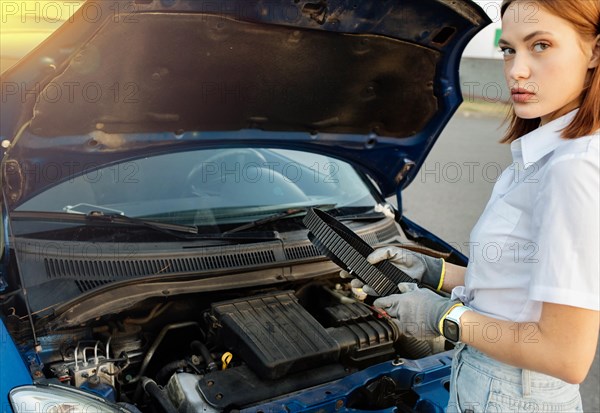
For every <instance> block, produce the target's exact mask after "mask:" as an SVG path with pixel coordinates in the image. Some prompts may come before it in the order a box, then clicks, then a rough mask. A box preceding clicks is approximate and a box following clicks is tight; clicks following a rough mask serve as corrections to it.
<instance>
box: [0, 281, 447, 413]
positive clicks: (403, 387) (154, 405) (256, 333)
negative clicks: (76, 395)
mask: <svg viewBox="0 0 600 413" xmlns="http://www.w3.org/2000/svg"><path fill="white" fill-rule="evenodd" d="M285 287H286V288H281V289H280V288H277V289H275V288H262V289H258V290H257V289H240V290H232V291H227V292H222V293H220V294H218V295H217V294H215V293H211V294H210V295H208V294H189V295H181V296H176V297H172V298H160V299H159V298H154V299H150V300H146V301H144V302H141V303H139V304H137V305H136V306H135V307H134V308H132V309H129V310H128V311H127V313H126V315H125V313H123V314H112V315H106V316H102V317H99V318H97V319H96V320H93V321H92V322H90V323H86V324H85V325H82V326H79V327H77V328H70V329H68V330H58V331H52V332H50V331H49V332H48V333H47V334H43V333H42V332H41V331H40V332H39V333H38V335H39V337H38V338H39V341H40V345H41V348H42V351H41V352H38V353H36V352H35V351H32V349H27V348H26V347H21V348H20V350H21V351H22V354H23V356H24V358H26V359H27V360H28V362H29V368H30V371H31V373H32V376H33V377H34V378H36V379H37V381H38V382H48V383H60V384H62V385H67V386H72V387H75V388H78V389H81V390H84V391H87V392H91V393H94V394H97V395H99V396H101V397H103V398H105V399H107V400H109V401H112V402H114V403H119V404H121V405H122V406H125V408H126V409H127V410H129V411H134V410H137V409H139V410H141V411H144V412H145V411H156V412H159V411H167V412H175V411H177V412H232V411H242V410H243V411H246V410H247V409H250V410H248V411H263V412H264V411H266V410H264V409H263V408H261V407H260V406H262V405H263V404H264V403H272V402H274V401H276V400H280V399H281V400H283V399H284V398H286V397H290V395H294V394H297V393H298V392H300V391H303V392H304V393H305V392H306V389H311V388H317V387H319V386H321V387H322V386H326V387H328V388H329V387H331V386H334V387H332V389H333V388H335V385H337V386H338V387H339V385H340V383H343V382H344V380H345V383H346V384H350V383H352V385H351V386H350V387H348V389H350V388H351V389H352V390H348V389H346V390H343V391H342V392H343V393H344V400H345V401H343V402H342V401H340V400H342V399H339V395H336V394H335V391H334V390H326V391H325V394H326V395H327V396H331V397H334V398H335V397H336V396H337V397H338V400H334V402H335V403H338V404H339V403H343V404H344V405H345V406H346V407H347V408H352V407H354V408H360V409H364V410H373V409H382V408H399V407H402V408H403V409H404V410H401V411H421V409H417V410H414V409H415V406H416V405H418V404H419V403H418V402H419V401H420V400H421V401H422V397H421V396H419V395H418V392H415V389H414V385H415V382H411V381H410V380H409V382H408V383H406V382H404V383H403V381H406V380H404V379H398V378H396V379H394V378H393V376H394V375H393V374H391V372H388V373H389V374H383V375H381V374H380V376H381V377H380V378H379V379H376V380H373V375H372V374H370V375H369V377H370V378H369V379H368V380H366V381H365V382H364V383H360V382H356V381H355V379H356V378H357V377H359V376H360V373H361V372H364V371H366V370H368V369H373V368H376V367H378V366H379V368H381V366H387V367H389V368H392V369H396V370H397V369H398V368H404V367H403V366H402V365H403V364H404V365H405V366H408V365H411V363H413V364H414V365H413V367H412V370H411V369H408V370H407V372H408V371H410V374H409V376H410V377H413V379H415V380H416V377H417V376H419V374H420V376H421V379H420V380H421V383H422V382H423V374H422V371H421V370H423V366H425V367H426V368H425V370H427V369H430V370H431V371H433V372H435V371H438V370H439V371H443V372H445V376H447V373H448V372H449V368H450V366H449V362H447V361H443V360H442V359H443V358H444V357H446V359H447V358H448V357H447V356H444V355H445V354H446V353H445V352H444V351H445V350H446V348H445V342H444V340H443V339H442V338H438V339H430V340H427V341H420V340H416V339H413V338H409V337H407V336H404V335H403V334H402V332H401V331H400V328H399V327H398V326H397V325H396V324H395V323H394V322H392V320H391V319H390V318H389V316H387V315H386V314H385V313H382V312H381V311H377V310H376V309H374V308H373V307H371V306H370V305H369V304H367V303H365V302H364V301H362V300H361V299H359V298H363V297H357V296H356V291H353V289H352V287H351V285H350V283H349V281H348V280H345V279H340V278H328V279H323V280H318V281H314V280H313V281H306V282H304V283H296V284H293V285H286V286H285ZM367 301H368V299H367ZM6 321H7V328H8V329H9V331H10V333H11V335H12V336H13V337H15V339H16V341H17V344H18V343H19V342H21V343H25V342H26V341H27V338H28V337H27V335H28V328H27V327H28V326H27V324H26V323H25V322H24V320H22V319H19V318H18V317H16V316H10V315H9V316H8V317H7V318H6ZM19 338H20V339H22V340H19ZM436 355H437V357H436ZM431 357H434V360H433V359H432V360H430V362H429V364H427V362H426V360H428V359H431ZM440 357H441V358H440ZM424 360H425V361H424ZM440 360H442V361H440ZM415 363H416V364H415ZM423 363H425V364H423ZM387 367H386V368H387ZM425 370H423V371H425ZM418 373H419V374H418ZM434 376H435V377H436V378H434V381H436V383H437V384H436V386H437V387H439V389H441V390H442V391H445V390H444V386H445V384H444V383H443V380H441V377H445V376H444V375H442V374H441V373H435V374H434ZM365 377H367V376H365ZM375 377H377V375H376V376H375ZM403 377H404V376H403ZM407 377H408V376H407ZM411 380H412V379H411ZM416 384H419V383H416ZM338 391H340V390H339V389H338ZM348 392H350V393H348ZM446 393H447V392H446ZM334 405H335V404H334ZM421 405H422V406H423V404H422V403H421ZM278 406H279V405H278ZM439 408H440V409H442V407H439ZM252 409H254V410H252ZM276 410H279V407H278V408H276ZM284 410H285V409H284ZM292 410H293V409H292ZM334 410H335V409H334ZM433 411H436V410H435V409H434V410H433ZM440 411H442V410H440Z"/></svg>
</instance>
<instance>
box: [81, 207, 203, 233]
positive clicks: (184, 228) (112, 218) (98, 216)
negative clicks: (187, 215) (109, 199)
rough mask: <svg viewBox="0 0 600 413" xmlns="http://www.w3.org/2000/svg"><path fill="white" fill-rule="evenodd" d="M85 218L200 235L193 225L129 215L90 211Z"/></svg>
mask: <svg viewBox="0 0 600 413" xmlns="http://www.w3.org/2000/svg"><path fill="white" fill-rule="evenodd" d="M85 218H86V220H91V221H99V222H110V223H115V224H132V225H137V226H140V227H147V228H152V229H155V230H158V231H161V232H163V231H174V232H182V233H186V234H197V233H198V227H195V226H192V225H181V224H169V223H167V222H159V221H150V220H146V219H139V218H133V217H128V216H127V215H122V214H118V213H108V214H107V213H104V212H102V211H90V212H88V213H87V214H86V215H85ZM171 235H172V234H171Z"/></svg>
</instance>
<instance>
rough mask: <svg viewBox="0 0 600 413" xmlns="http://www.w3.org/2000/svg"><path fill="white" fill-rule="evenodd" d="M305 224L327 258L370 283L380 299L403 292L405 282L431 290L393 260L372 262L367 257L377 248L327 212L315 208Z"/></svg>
mask: <svg viewBox="0 0 600 413" xmlns="http://www.w3.org/2000/svg"><path fill="white" fill-rule="evenodd" d="M302 222H303V223H304V225H305V226H306V228H308V229H309V231H310V232H309V234H308V238H309V239H310V241H311V242H312V243H313V244H314V245H315V247H316V248H317V249H318V250H319V251H321V253H322V254H323V255H325V256H327V257H328V258H329V259H331V260H332V261H333V262H335V263H336V264H337V265H339V266H340V267H341V268H342V269H344V270H346V271H348V273H350V274H351V275H352V276H353V277H356V278H358V279H359V280H361V281H362V282H364V283H365V284H368V285H369V287H371V288H372V289H373V290H374V291H375V292H376V293H377V294H379V295H380V296H386V295H390V294H398V293H400V291H399V290H398V284H399V283H402V282H411V283H417V284H418V285H419V287H423V288H428V287H427V286H426V285H423V284H420V283H418V282H417V281H416V280H415V279H414V278H412V277H410V276H409V275H408V274H406V273H405V272H404V271H402V270H401V269H399V268H398V267H396V266H395V265H393V264H392V263H390V262H389V261H381V262H378V263H377V264H375V265H373V264H371V263H369V262H368V261H367V256H368V255H369V254H370V253H372V252H373V248H371V246H370V245H369V244H367V243H366V242H364V241H363V240H362V239H361V238H360V237H359V236H358V235H356V234H355V233H354V232H353V231H351V230H350V229H349V228H348V227H346V226H345V225H344V224H342V223H341V222H339V221H338V220H336V219H335V218H333V217H332V216H331V215H329V214H327V213H326V212H323V211H321V210H319V209H316V208H311V209H310V210H309V211H308V214H306V216H305V217H304V220H303V221H302Z"/></svg>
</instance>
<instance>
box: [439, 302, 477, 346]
mask: <svg viewBox="0 0 600 413" xmlns="http://www.w3.org/2000/svg"><path fill="white" fill-rule="evenodd" d="M470 310H471V308H470V307H467V306H466V305H464V304H462V303H461V304H458V305H456V306H454V307H452V309H450V311H448V313H446V315H445V316H444V318H443V319H442V333H443V334H444V337H445V338H446V340H448V341H451V342H452V343H459V342H460V331H461V328H460V317H461V316H462V315H463V314H464V313H465V312H467V311H470Z"/></svg>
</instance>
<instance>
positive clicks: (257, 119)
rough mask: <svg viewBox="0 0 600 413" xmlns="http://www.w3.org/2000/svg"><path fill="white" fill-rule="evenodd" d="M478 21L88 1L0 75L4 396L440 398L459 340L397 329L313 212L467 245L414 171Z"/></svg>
mask: <svg viewBox="0 0 600 413" xmlns="http://www.w3.org/2000/svg"><path fill="white" fill-rule="evenodd" d="M488 23H489V20H488V18H487V17H486V15H485V14H484V13H483V11H482V10H481V9H480V8H479V7H478V6H477V5H475V4H474V3H471V2H469V1H467V0H455V1H440V0H406V1H395V0H389V1H383V0H382V1H362V2H359V1H349V0H344V1H324V0H309V1H307V0H272V1H271V0H270V1H251V0H230V1H202V0H127V1H113V0H101V1H88V2H86V3H84V4H83V5H82V6H81V7H80V8H79V9H78V10H77V12H76V13H75V15H74V16H73V17H72V18H70V19H68V20H67V21H66V22H65V24H63V25H62V26H61V27H60V28H59V29H58V30H57V31H56V32H54V33H53V34H52V35H51V36H50V37H49V38H48V39H47V40H45V41H44V42H43V43H42V44H41V45H40V46H39V47H37V48H36V49H35V50H34V51H33V52H31V53H29V54H28V55H27V56H26V57H25V58H23V59H21V60H20V61H19V62H18V63H17V64H15V65H14V66H12V67H11V68H10V69H9V70H8V71H6V72H5V73H3V74H2V77H1V84H2V104H1V122H0V141H1V150H2V168H1V174H2V198H1V201H0V202H1V203H2V221H1V224H0V225H1V231H0V253H1V263H0V305H1V312H0V346H1V351H0V400H1V402H0V405H1V408H2V412H12V411H14V412H29V411H35V412H48V413H50V412H66V411H68V412H85V411H102V412H104V411H110V412H114V411H122V412H138V411H142V412H160V411H164V412H169V413H171V412H179V413H188V412H189V413H191V412H208V413H211V412H264V413H266V412H344V411H346V412H353V411H357V412H358V411H376V412H390V413H391V412H432V413H433V412H443V411H444V408H445V406H446V403H447V401H448V383H449V377H448V376H449V371H450V362H451V359H452V346H451V345H450V344H449V343H447V342H445V341H444V340H443V339H442V338H435V337H434V338H427V339H424V340H416V339H409V338H408V337H407V336H404V335H402V334H401V332H399V331H398V330H397V329H394V328H393V323H390V320H388V319H387V318H386V317H385V316H382V314H379V313H377V312H375V311H374V310H373V309H372V307H370V306H369V304H368V303H369V300H370V297H365V295H364V294H363V293H362V291H361V290H360V289H357V288H352V286H351V284H350V282H349V280H348V279H344V278H340V274H339V267H338V265H336V263H335V262H334V261H332V259H330V258H328V257H327V256H325V255H323V253H322V250H321V249H319V248H317V247H316V246H315V245H314V244H313V243H312V242H311V240H310V239H309V231H308V230H307V228H306V227H305V225H304V224H303V218H304V216H305V215H306V214H307V212H308V211H309V210H311V208H318V209H320V210H322V211H325V212H327V213H328V214H329V215H331V216H332V217H334V218H336V219H337V220H338V221H339V222H342V223H343V224H344V225H345V226H346V227H347V228H348V229H350V230H351V231H353V232H354V233H356V234H358V235H359V236H360V237H361V238H362V239H363V240H364V241H365V242H366V243H368V244H369V245H371V246H377V245H379V244H399V245H402V246H404V247H406V248H408V249H413V250H415V251H419V252H424V253H427V254H430V255H435V256H438V257H444V258H445V259H446V260H447V261H449V262H453V263H456V264H461V265H466V258H465V257H464V256H463V255H462V254H460V253H459V252H458V251H456V250H454V249H453V248H452V247H451V246H450V245H448V244H447V243H445V242H444V241H442V240H440V239H438V238H437V237H436V236H434V235H432V234H431V233H429V232H428V231H427V230H425V229H424V228H421V227H419V226H417V225H416V224H414V223H413V222H411V221H410V220H409V219H408V218H407V217H405V216H403V215H402V213H401V211H402V208H401V205H402V190H403V189H404V188H406V187H407V185H409V183H410V182H411V181H412V180H413V178H414V177H415V175H416V174H417V171H418V170H419V167H420V166H421V165H422V163H423V161H424V159H425V157H426V156H427V154H428V152H429V151H430V149H431V147H432V146H433V144H434V142H435V141H436V139H437V137H438V136H439V134H440V132H441V131H442V129H443V127H444V126H445V125H446V123H447V122H448V120H449V119H450V117H451V116H452V114H453V113H454V111H455V110H456V109H457V107H458V105H459V104H460V103H461V100H462V99H461V93H460V87H459V82H458V64H459V60H460V56H461V53H462V51H463V49H464V47H465V46H466V44H467V43H468V41H469V40H470V39H471V38H472V37H473V36H474V35H475V34H476V33H477V32H478V31H479V30H481V29H482V28H483V27H484V26H485V25H486V24H488ZM392 195H395V196H396V197H397V200H398V205H399V206H400V208H399V209H395V208H394V207H393V206H391V205H390V204H388V203H387V202H386V198H388V197H390V196H392Z"/></svg>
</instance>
